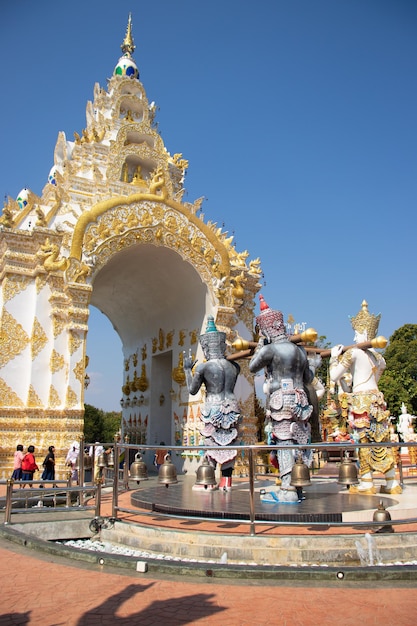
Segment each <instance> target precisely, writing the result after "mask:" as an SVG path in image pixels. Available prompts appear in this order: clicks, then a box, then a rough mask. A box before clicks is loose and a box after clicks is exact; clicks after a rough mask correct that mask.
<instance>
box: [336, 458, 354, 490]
mask: <svg viewBox="0 0 417 626" xmlns="http://www.w3.org/2000/svg"><path fill="white" fill-rule="evenodd" d="M337 482H338V483H340V484H341V485H357V484H358V482H359V480H358V470H357V467H356V465H355V463H352V461H351V460H350V458H349V452H345V457H344V459H343V461H342V462H341V464H340V467H339V478H338V480H337Z"/></svg>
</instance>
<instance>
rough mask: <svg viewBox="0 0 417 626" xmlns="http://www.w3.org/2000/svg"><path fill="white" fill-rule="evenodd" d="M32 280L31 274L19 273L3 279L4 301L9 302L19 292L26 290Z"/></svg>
mask: <svg viewBox="0 0 417 626" xmlns="http://www.w3.org/2000/svg"><path fill="white" fill-rule="evenodd" d="M31 280H32V279H31V278H29V276H21V275H19V274H16V275H15V276H9V277H7V278H5V279H4V281H3V297H4V301H5V302H8V300H11V299H12V298H14V297H15V296H16V295H17V294H18V293H20V292H21V291H24V290H25V289H26V287H27V286H28V285H29V283H30V282H31Z"/></svg>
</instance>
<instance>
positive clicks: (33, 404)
mask: <svg viewBox="0 0 417 626" xmlns="http://www.w3.org/2000/svg"><path fill="white" fill-rule="evenodd" d="M27 406H28V407H30V408H31V409H34V408H38V409H42V408H43V404H42V401H41V399H40V397H39V396H38V394H37V393H36V391H35V389H34V387H33V385H30V386H29V393H28V400H27Z"/></svg>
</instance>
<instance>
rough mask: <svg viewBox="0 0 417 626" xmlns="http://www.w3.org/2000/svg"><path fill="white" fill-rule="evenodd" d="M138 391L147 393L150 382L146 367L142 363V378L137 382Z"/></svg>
mask: <svg viewBox="0 0 417 626" xmlns="http://www.w3.org/2000/svg"><path fill="white" fill-rule="evenodd" d="M135 386H136V389H138V390H139V391H146V390H147V389H148V387H149V380H148V378H147V376H146V365H145V363H142V368H141V373H140V377H139V378H137V379H136V380H135Z"/></svg>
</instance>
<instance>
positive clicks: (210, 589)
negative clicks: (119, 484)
mask: <svg viewBox="0 0 417 626" xmlns="http://www.w3.org/2000/svg"><path fill="white" fill-rule="evenodd" d="M0 582H1V598H0V626H5V625H9V624H10V625H11V624H19V625H20V624H21V625H23V624H31V625H32V624H33V625H39V626H40V625H42V626H58V625H59V626H61V625H64V624H65V625H68V626H76V625H77V626H81V625H83V626H84V625H85V626H87V625H88V626H94V625H95V624H97V625H103V626H107V625H108V626H115V625H116V626H122V625H126V626H131V625H135V624H146V625H147V626H153V625H155V626H162V625H163V626H179V625H180V624H197V625H199V626H205V625H206V624H210V625H213V626H214V625H215V626H244V625H248V626H269V625H270V626H276V625H281V624H282V625H288V626H290V625H297V626H298V625H299V626H309V625H312V626H313V625H314V626H317V624H320V626H327V625H329V626H335V624H337V625H338V626H349V625H352V626H357V624H358V623H360V622H364V623H366V624H367V625H374V624H375V625H378V626H379V625H381V624H384V626H414V624H415V623H416V617H415V615H416V610H417V589H415V583H414V582H413V583H402V584H395V583H393V584H392V585H393V586H388V584H387V583H385V584H384V585H378V584H373V585H369V586H368V585H366V584H364V583H359V584H352V583H351V584H350V585H347V584H346V583H343V582H342V583H338V582H335V583H334V585H330V586H329V585H328V586H326V587H323V586H321V585H317V586H314V585H309V586H305V585H304V584H297V583H295V582H292V583H291V582H289V583H288V585H283V584H280V585H264V584H262V583H261V584H256V583H253V584H251V585H247V584H240V583H239V582H234V581H230V583H225V582H221V583H219V582H214V581H210V580H207V581H205V582H193V581H192V580H188V579H184V578H181V579H176V580H174V579H170V578H168V577H166V576H165V577H164V579H157V578H155V577H152V578H150V577H149V576H148V575H147V574H136V573H135V574H134V575H124V574H120V573H119V572H117V573H116V572H112V571H109V570H106V571H103V570H102V568H101V567H100V566H98V565H86V564H84V563H82V564H81V563H80V564H79V565H77V566H75V563H74V561H71V562H68V561H65V560H64V559H62V558H61V557H53V558H51V557H46V556H43V555H41V554H38V553H33V552H29V551H27V550H25V548H24V547H20V546H16V545H14V544H10V543H9V542H7V541H5V540H0ZM394 585H395V586H394Z"/></svg>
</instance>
